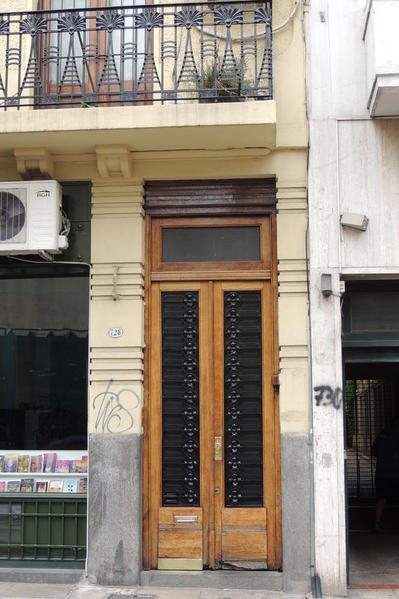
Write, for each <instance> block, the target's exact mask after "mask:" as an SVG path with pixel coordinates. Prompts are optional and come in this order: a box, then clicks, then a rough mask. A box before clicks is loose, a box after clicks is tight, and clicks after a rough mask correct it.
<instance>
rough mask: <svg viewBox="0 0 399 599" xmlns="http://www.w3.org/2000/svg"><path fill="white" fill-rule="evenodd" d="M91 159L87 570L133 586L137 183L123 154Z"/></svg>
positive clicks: (140, 334)
mask: <svg viewBox="0 0 399 599" xmlns="http://www.w3.org/2000/svg"><path fill="white" fill-rule="evenodd" d="M99 155H100V157H99ZM97 158H98V164H97V168H98V171H99V172H100V174H102V175H104V176H102V177H99V178H97V179H94V180H93V181H92V183H93V185H92V251H91V257H92V271H91V284H90V370H89V461H90V469H89V506H88V531H89V534H88V559H87V571H88V577H89V580H90V581H91V582H94V583H97V584H103V585H131V586H132V585H136V584H138V582H139V576H140V571H141V567H142V538H141V531H142V507H141V504H142V482H141V481H142V478H141V476H142V474H141V473H142V461H141V444H142V434H141V433H142V427H141V408H142V400H143V349H144V260H145V256H144V247H145V243H144V234H145V231H144V210H143V182H142V180H139V179H132V178H131V177H130V176H128V175H130V173H131V168H130V163H129V156H128V151H127V150H126V151H121V150H120V148H118V149H115V147H114V146H111V147H110V151H109V154H107V152H106V148H104V147H102V148H101V151H100V152H97ZM111 506H112V507H111Z"/></svg>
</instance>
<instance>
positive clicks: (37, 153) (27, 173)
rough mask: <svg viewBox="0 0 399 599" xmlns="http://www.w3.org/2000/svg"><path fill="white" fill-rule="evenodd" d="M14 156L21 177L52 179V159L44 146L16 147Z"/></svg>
mask: <svg viewBox="0 0 399 599" xmlns="http://www.w3.org/2000/svg"><path fill="white" fill-rule="evenodd" d="M14 156H15V158H16V161H17V170H18V172H19V174H20V175H21V177H22V179H27V180H32V179H54V178H55V176H54V160H53V157H52V156H51V154H50V153H49V151H48V150H46V149H45V148H16V149H14Z"/></svg>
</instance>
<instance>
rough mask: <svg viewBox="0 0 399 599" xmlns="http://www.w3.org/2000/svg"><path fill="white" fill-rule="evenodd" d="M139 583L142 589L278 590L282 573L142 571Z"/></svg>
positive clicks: (281, 583)
mask: <svg viewBox="0 0 399 599" xmlns="http://www.w3.org/2000/svg"><path fill="white" fill-rule="evenodd" d="M140 584H141V585H142V586H144V587H151V586H153V587H174V588H182V587H188V588H189V587H195V588H199V587H202V588H211V589H245V590H249V591H252V590H254V591H258V590H264V591H281V590H282V588H283V574H282V572H273V571H272V570H269V571H265V570H262V571H260V570H258V571H254V570H246V571H244V570H201V571H183V570H174V571H172V570H142V572H141V576H140Z"/></svg>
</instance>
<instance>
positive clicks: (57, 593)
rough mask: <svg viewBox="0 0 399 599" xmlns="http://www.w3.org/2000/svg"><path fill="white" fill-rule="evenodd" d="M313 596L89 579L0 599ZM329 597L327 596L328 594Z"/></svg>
mask: <svg viewBox="0 0 399 599" xmlns="http://www.w3.org/2000/svg"><path fill="white" fill-rule="evenodd" d="M348 597H349V598H350V599H360V598H365V599H399V589H392V590H379V589H375V590H362V589H356V590H351V591H349V594H348ZM308 598H310V599H311V595H307V596H306V597H305V596H304V595H303V594H288V593H281V592H277V591H244V590H241V589H240V590H229V589H226V590H220V589H217V590H216V589H193V588H181V589H170V588H155V587H135V588H127V587H118V588H116V587H99V586H95V585H90V584H88V583H87V582H79V583H77V584H74V585H65V584H33V583H16V582H10V583H8V582H0V599H308ZM326 599H327V597H326Z"/></svg>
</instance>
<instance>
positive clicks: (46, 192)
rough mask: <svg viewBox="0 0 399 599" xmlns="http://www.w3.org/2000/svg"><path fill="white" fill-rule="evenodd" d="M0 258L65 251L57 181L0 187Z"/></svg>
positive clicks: (60, 199) (1, 184) (16, 183)
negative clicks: (1, 256)
mask: <svg viewBox="0 0 399 599" xmlns="http://www.w3.org/2000/svg"><path fill="white" fill-rule="evenodd" d="M0 219H1V220H0V254H2V255H7V254H8V255H12V254H38V253H40V252H47V253H49V254H57V253H60V252H61V251H62V250H65V249H66V248H67V247H68V238H67V232H68V228H65V227H64V218H63V215H62V192H61V186H60V185H59V183H57V181H26V182H25V181H24V182H22V181H16V182H9V183H0Z"/></svg>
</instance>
